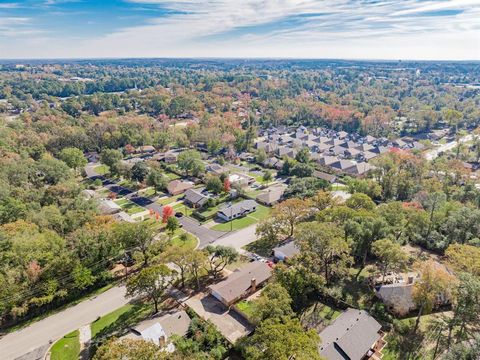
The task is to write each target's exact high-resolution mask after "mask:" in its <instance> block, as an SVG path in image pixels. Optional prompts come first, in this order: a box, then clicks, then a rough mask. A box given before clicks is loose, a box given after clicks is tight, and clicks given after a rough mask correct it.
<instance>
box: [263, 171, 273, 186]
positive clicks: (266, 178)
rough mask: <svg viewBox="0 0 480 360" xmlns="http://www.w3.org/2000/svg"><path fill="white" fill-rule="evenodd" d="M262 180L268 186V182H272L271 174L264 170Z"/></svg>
mask: <svg viewBox="0 0 480 360" xmlns="http://www.w3.org/2000/svg"><path fill="white" fill-rule="evenodd" d="M262 180H263V182H264V183H266V184H267V185H268V183H269V182H270V181H272V172H271V171H268V170H265V171H264V172H263V176H262Z"/></svg>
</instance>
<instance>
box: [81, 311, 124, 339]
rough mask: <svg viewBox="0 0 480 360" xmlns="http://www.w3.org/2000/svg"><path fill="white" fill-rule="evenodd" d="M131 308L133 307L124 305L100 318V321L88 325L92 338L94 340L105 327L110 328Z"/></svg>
mask: <svg viewBox="0 0 480 360" xmlns="http://www.w3.org/2000/svg"><path fill="white" fill-rule="evenodd" d="M132 307H133V305H131V304H127V305H124V306H122V307H120V308H118V309H116V310H114V311H112V312H111V313H109V314H107V315H104V316H102V317H101V318H100V319H98V320H96V321H94V322H92V324H91V325H90V328H91V330H92V338H94V337H95V336H96V335H97V334H98V333H99V332H100V331H102V330H103V329H105V328H106V327H107V326H110V325H111V324H113V323H114V322H115V321H117V320H118V318H119V317H120V316H122V315H123V314H125V313H126V312H127V311H129V310H130V309H131V308H132Z"/></svg>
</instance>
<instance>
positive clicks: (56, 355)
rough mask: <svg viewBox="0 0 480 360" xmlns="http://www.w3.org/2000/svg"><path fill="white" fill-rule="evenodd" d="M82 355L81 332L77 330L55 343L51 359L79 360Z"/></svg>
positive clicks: (51, 351)
mask: <svg viewBox="0 0 480 360" xmlns="http://www.w3.org/2000/svg"><path fill="white" fill-rule="evenodd" d="M79 355H80V332H79V331H78V330H75V331H73V332H71V333H70V334H67V335H65V336H64V337H63V338H61V339H60V340H58V341H57V342H56V343H55V344H53V346H52V349H51V350H50V359H51V360H78V356H79Z"/></svg>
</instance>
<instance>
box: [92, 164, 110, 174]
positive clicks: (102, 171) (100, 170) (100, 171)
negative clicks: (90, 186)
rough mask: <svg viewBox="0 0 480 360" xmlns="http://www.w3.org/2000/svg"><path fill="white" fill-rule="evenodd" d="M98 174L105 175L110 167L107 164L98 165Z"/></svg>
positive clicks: (96, 169) (96, 168)
mask: <svg viewBox="0 0 480 360" xmlns="http://www.w3.org/2000/svg"><path fill="white" fill-rule="evenodd" d="M94 170H95V171H96V172H97V174H98V175H105V174H108V172H109V171H110V168H109V167H108V166H107V165H103V164H102V165H98V166H96V167H95V168H94Z"/></svg>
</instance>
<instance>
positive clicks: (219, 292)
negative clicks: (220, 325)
mask: <svg viewBox="0 0 480 360" xmlns="http://www.w3.org/2000/svg"><path fill="white" fill-rule="evenodd" d="M271 276H272V269H271V268H270V266H268V265H267V264H266V263H264V262H261V261H253V262H250V263H248V264H246V265H244V266H242V267H241V268H239V269H237V270H235V271H234V272H233V273H232V274H230V275H229V276H228V277H227V278H226V279H225V280H223V281H220V282H219V283H217V284H214V285H210V286H209V289H210V293H211V294H212V296H213V297H215V298H216V299H217V300H219V301H221V302H222V303H223V304H224V305H225V306H227V307H230V306H231V305H233V304H235V303H236V302H237V301H239V300H241V299H244V298H246V297H247V296H249V295H251V294H253V293H255V292H256V291H257V290H258V289H259V288H260V287H261V286H262V285H263V284H265V282H266V281H267V280H268V279H270V277H271Z"/></svg>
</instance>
